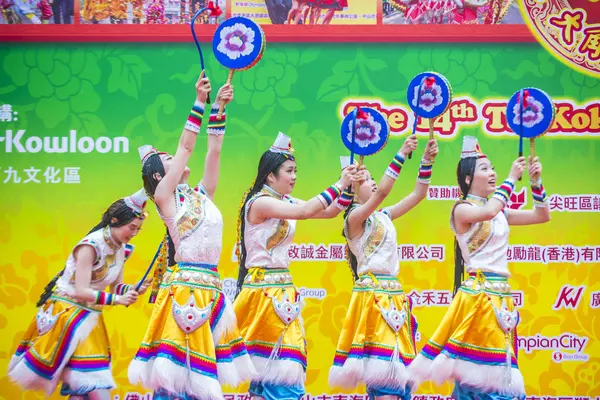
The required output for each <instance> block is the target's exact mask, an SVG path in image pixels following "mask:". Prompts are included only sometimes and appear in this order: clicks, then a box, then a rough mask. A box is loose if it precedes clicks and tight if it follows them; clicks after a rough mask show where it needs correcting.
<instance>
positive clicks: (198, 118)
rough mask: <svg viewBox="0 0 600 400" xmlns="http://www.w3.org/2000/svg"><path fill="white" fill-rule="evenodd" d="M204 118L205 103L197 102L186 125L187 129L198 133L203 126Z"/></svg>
mask: <svg viewBox="0 0 600 400" xmlns="http://www.w3.org/2000/svg"><path fill="white" fill-rule="evenodd" d="M203 116H204V103H199V102H196V103H194V106H193V107H192V110H191V111H190V115H189V116H188V119H187V121H186V123H185V129H187V130H188V131H191V132H194V133H198V132H200V126H201V125H202V117H203Z"/></svg>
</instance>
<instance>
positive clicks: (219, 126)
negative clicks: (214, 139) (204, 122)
mask: <svg viewBox="0 0 600 400" xmlns="http://www.w3.org/2000/svg"><path fill="white" fill-rule="evenodd" d="M220 107H221V105H220V104H219V103H214V104H213V105H212V107H211V109H210V117H209V118H208V126H207V127H206V133H208V134H209V135H215V136H219V135H224V134H225V108H223V114H222V115H221V118H220V119H218V118H217V114H219V108H220Z"/></svg>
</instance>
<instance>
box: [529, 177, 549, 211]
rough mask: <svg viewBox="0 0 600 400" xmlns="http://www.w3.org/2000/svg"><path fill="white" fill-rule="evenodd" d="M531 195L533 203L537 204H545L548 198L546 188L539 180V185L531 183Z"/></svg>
mask: <svg viewBox="0 0 600 400" xmlns="http://www.w3.org/2000/svg"><path fill="white" fill-rule="evenodd" d="M531 195H532V196H533V203H534V204H536V205H538V206H540V205H541V206H545V205H546V203H547V201H548V199H547V197H546V190H545V189H544V185H542V183H541V182H540V184H539V186H537V185H533V184H532V185H531Z"/></svg>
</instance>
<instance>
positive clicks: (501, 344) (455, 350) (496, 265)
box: [409, 136, 550, 400]
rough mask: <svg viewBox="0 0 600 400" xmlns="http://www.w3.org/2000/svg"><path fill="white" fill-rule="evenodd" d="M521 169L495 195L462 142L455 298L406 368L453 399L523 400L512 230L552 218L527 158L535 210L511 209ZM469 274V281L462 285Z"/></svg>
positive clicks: (484, 169)
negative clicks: (447, 386)
mask: <svg viewBox="0 0 600 400" xmlns="http://www.w3.org/2000/svg"><path fill="white" fill-rule="evenodd" d="M524 169H525V159H524V158H523V157H519V158H518V159H517V160H516V161H515V162H514V163H513V165H512V168H511V171H510V174H509V176H508V178H507V179H506V180H505V181H504V182H503V183H502V185H500V187H499V188H498V189H496V172H494V168H493V167H492V164H491V162H490V160H489V159H487V157H486V156H485V154H483V153H482V152H481V149H480V148H479V145H478V144H477V139H475V138H474V137H470V136H466V137H465V138H464V142H463V151H462V155H461V160H460V161H459V163H458V168H457V171H456V176H457V180H458V184H459V186H460V190H461V193H462V198H461V199H460V200H459V201H458V202H457V203H456V204H455V205H454V208H453V209H452V213H451V218H450V226H451V227H452V229H453V230H454V234H455V236H456V243H455V251H456V255H455V263H456V265H455V270H454V272H455V283H454V293H455V297H454V299H453V300H452V304H451V305H450V308H449V309H448V311H447V312H446V315H445V317H444V319H443V320H442V322H441V324H440V326H439V327H438V329H437V330H436V331H435V333H434V334H433V336H431V339H430V340H429V341H428V342H427V344H426V345H425V347H424V348H423V350H421V352H420V353H419V355H418V356H417V358H416V360H415V361H414V362H413V363H412V364H411V366H410V369H409V373H411V378H413V379H415V381H416V383H419V382H421V381H423V380H425V379H434V380H436V381H438V382H444V381H446V380H450V379H452V380H454V381H455V384H456V385H455V388H454V393H453V397H454V398H455V399H458V400H463V399H464V400H466V399H474V398H477V399H485V400H492V399H493V400H509V399H510V400H512V399H514V398H519V399H523V398H525V388H524V384H523V376H522V375H521V372H520V371H519V369H518V366H517V349H516V342H517V332H516V325H517V323H518V321H519V315H518V312H517V310H516V309H515V306H514V303H513V299H512V292H511V289H510V286H509V285H508V281H507V278H508V277H509V276H510V273H509V271H508V265H507V260H506V251H507V248H508V233H509V225H531V224H540V223H543V222H547V221H549V220H550V212H549V209H548V204H547V202H546V193H545V191H544V187H543V186H542V181H541V178H540V177H541V173H542V166H541V164H540V163H539V161H538V158H537V157H536V158H534V159H531V158H530V159H529V177H530V179H531V191H532V193H533V201H534V204H535V210H533V211H520V210H512V209H510V208H507V207H506V203H507V202H508V199H509V198H510V194H511V193H512V191H513V188H514V184H515V181H516V180H517V179H519V178H520V177H521V174H522V173H523V170H524ZM492 193H493V196H492V198H491V199H489V200H488V197H489V196H490V195H491V194H492ZM464 267H466V269H467V273H468V274H469V277H468V278H467V279H466V280H464V281H463V271H464Z"/></svg>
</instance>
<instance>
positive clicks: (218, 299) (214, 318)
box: [210, 292, 225, 331]
mask: <svg viewBox="0 0 600 400" xmlns="http://www.w3.org/2000/svg"><path fill="white" fill-rule="evenodd" d="M224 311H225V296H224V295H223V292H217V293H216V296H215V302H214V303H213V307H212V310H211V312H210V330H211V331H214V330H215V327H216V326H217V324H218V323H219V321H220V320H221V317H222V316H223V312H224Z"/></svg>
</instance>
